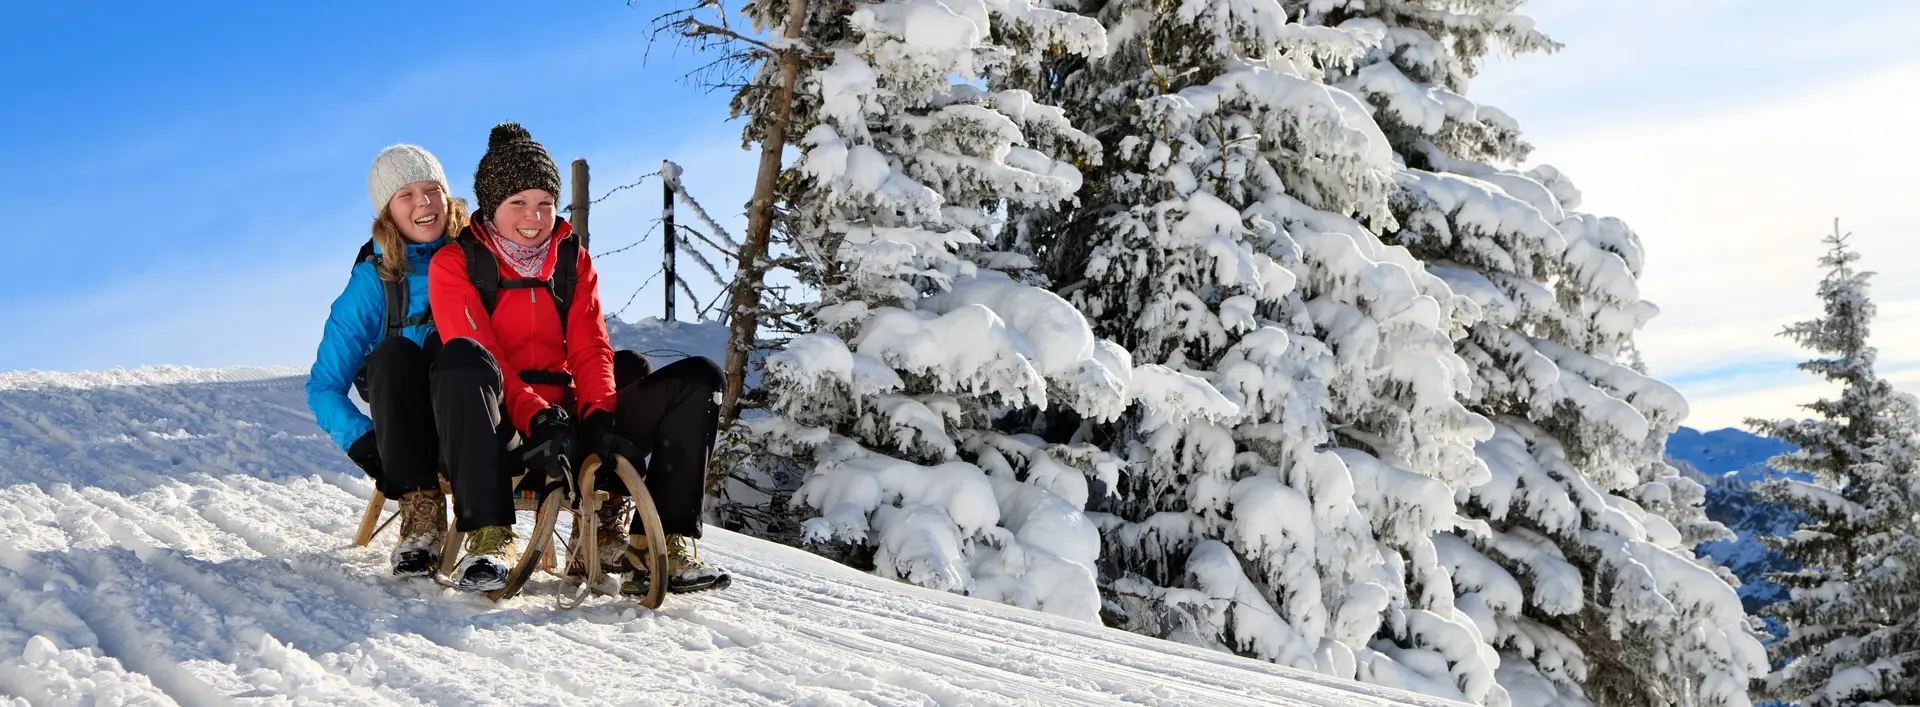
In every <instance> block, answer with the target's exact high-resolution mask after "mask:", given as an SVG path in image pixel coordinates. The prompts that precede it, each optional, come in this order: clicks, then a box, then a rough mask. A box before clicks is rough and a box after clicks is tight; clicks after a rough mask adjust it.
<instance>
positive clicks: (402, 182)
mask: <svg viewBox="0 0 1920 707" xmlns="http://www.w3.org/2000/svg"><path fill="white" fill-rule="evenodd" d="M427 180H432V181H435V182H439V183H440V190H441V191H445V192H448V193H451V192H452V191H453V189H452V188H450V187H448V186H447V173H446V172H444V171H442V170H441V169H440V160H436V159H434V158H433V153H431V152H428V151H427V149H426V148H424V147H421V146H419V145H394V146H393V147H389V148H387V149H385V150H381V151H380V156H379V157H375V158H373V171H371V172H369V173H368V174H367V196H368V197H369V198H371V199H373V212H374V213H376V214H378V213H380V210H381V209H384V208H387V202H389V201H392V200H393V193H394V192H397V191H400V188H401V187H404V186H406V185H408V184H412V183H414V182H420V181H427Z"/></svg>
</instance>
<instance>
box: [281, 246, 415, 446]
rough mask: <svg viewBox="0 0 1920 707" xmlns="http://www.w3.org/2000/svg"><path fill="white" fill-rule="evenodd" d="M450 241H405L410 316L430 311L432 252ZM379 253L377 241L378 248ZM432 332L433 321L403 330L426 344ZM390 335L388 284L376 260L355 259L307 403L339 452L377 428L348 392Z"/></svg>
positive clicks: (323, 343) (322, 344)
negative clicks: (384, 339)
mask: <svg viewBox="0 0 1920 707" xmlns="http://www.w3.org/2000/svg"><path fill="white" fill-rule="evenodd" d="M446 242H447V239H446V238H444V237H443V238H441V239H440V240H437V241H434V242H432V243H408V244H407V265H409V266H411V268H412V269H411V270H409V271H408V272H407V316H409V317H412V316H414V315H417V314H420V313H421V312H425V311H427V269H428V266H429V265H430V264H431V262H432V260H433V254H434V253H435V252H437V251H439V250H440V246H442V245H445V244H446ZM379 251H380V247H379V245H377V244H376V245H375V246H374V252H375V253H376V254H377V253H379ZM433 332H434V327H433V323H432V322H428V323H426V324H422V325H418V326H410V327H407V328H405V329H402V330H401V331H400V333H401V335H402V336H405V337H407V338H408V339H411V340H413V343H416V344H420V345H422V346H424V345H426V342H427V337H428V336H432V335H433ZM386 335H387V291H386V285H385V283H382V282H381V281H380V272H379V271H378V270H376V269H375V268H374V264H373V263H369V262H360V263H356V264H354V266H353V275H352V276H350V277H349V278H348V279H347V289H346V291H345V292H341V293H340V296H339V297H338V298H335V299H334V300H333V313H332V314H330V315H328V316H327V329H326V332H325V333H323V334H322V335H321V336H320V352H319V354H318V355H316V356H315V357H314V359H313V370H312V372H310V373H309V375H308V377H307V407H309V408H312V409H313V417H314V419H315V420H317V421H319V423H320V429H323V430H326V431H327V436H328V437H331V438H333V443H334V444H337V445H340V449H341V451H345V450H346V449H347V447H350V446H353V443H354V442H355V441H356V440H359V439H360V437H361V435H365V434H366V433H368V432H371V431H373V420H372V419H371V418H368V417H367V415H366V413H363V412H360V408H357V407H354V404H353V401H352V400H351V399H349V398H348V397H347V391H348V390H349V389H351V388H353V378H354V376H355V375H357V374H359V372H360V368H361V367H362V366H365V365H366V363H367V356H368V355H370V354H372V353H373V347H375V346H378V345H380V340H381V339H383V338H385V337H386Z"/></svg>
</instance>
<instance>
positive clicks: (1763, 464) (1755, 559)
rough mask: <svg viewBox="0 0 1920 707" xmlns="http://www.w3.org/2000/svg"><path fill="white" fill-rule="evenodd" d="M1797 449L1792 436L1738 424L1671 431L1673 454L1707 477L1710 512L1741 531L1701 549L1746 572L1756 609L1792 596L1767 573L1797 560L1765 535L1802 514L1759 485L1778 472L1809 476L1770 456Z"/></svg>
mask: <svg viewBox="0 0 1920 707" xmlns="http://www.w3.org/2000/svg"><path fill="white" fill-rule="evenodd" d="M1794 449H1795V447H1794V446H1793V445H1791V444H1788V443H1786V442H1782V441H1780V440H1776V439H1772V438H1768V437H1762V436H1760V435H1756V434H1753V433H1751V432H1747V431H1745V430H1739V429H1734V428H1727V429H1721V430H1714V431H1712V432H1701V431H1699V430H1695V429H1692V428H1689V427H1682V428H1680V429H1679V430H1678V431H1676V432H1674V433H1673V434H1672V435H1669V436H1668V437H1667V457H1668V458H1670V459H1672V460H1674V461H1677V462H1684V463H1686V464H1687V465H1688V466H1691V467H1693V468H1694V470H1696V471H1698V472H1700V474H1701V475H1703V476H1705V477H1707V481H1706V483H1707V517H1709V518H1712V519H1714V520H1716V521H1719V522H1721V523H1724V524H1725V525H1726V526H1727V527H1728V528H1729V529H1731V530H1733V532H1734V534H1735V535H1736V536H1737V537H1736V539H1734V540H1716V541H1714V542H1709V543H1702V544H1701V545H1700V546H1699V547H1698V548H1696V551H1697V552H1699V553H1700V554H1701V555H1702V556H1705V557H1711V558H1713V560H1714V561H1715V562H1718V563H1720V564H1721V565H1723V566H1725V567H1726V568H1728V569H1730V570H1733V573H1734V574H1736V575H1738V576H1739V577H1740V581H1741V582H1742V584H1741V586H1740V587H1739V588H1738V591H1739V592H1740V601H1741V603H1742V604H1743V605H1744V606H1745V607H1746V609H1747V613H1750V614H1751V613H1757V612H1758V611H1759V610H1760V608H1761V607H1764V606H1766V605H1768V604H1771V603H1773V602H1776V601H1779V600H1781V599H1784V598H1786V596H1787V590H1786V588H1785V587H1782V586H1780V585H1778V584H1774V583H1772V582H1769V581H1766V579H1765V577H1766V574H1767V573H1768V572H1777V571H1781V570H1787V569H1791V568H1792V567H1793V565H1792V563H1790V562H1788V561H1787V559H1786V558H1785V557H1782V556H1781V555H1780V553H1779V552H1777V551H1774V550H1772V549H1770V548H1768V547H1767V546H1766V545H1763V544H1761V542H1760V540H1759V539H1760V538H1761V537H1763V536H1770V535H1786V534H1788V533H1791V532H1793V530H1794V528H1796V527H1797V526H1798V525H1799V523H1800V515H1799V514H1798V513H1795V512H1793V511H1791V510H1789V509H1787V508H1784V507H1782V506H1778V505H1775V504H1772V503H1769V502H1767V501H1766V500H1765V499H1763V498H1761V497H1760V494H1759V491H1758V490H1757V489H1756V488H1755V485H1756V484H1758V483H1760V482H1763V481H1767V480H1771V479H1776V478H1793V479H1798V480H1801V481H1806V480H1808V479H1809V477H1808V476H1807V474H1805V473H1804V472H1783V471H1779V470H1776V469H1773V468H1771V467H1768V466H1767V460H1768V459H1771V458H1773V457H1774V456H1775V455H1778V454H1784V453H1787V452H1791V451H1793V450H1794Z"/></svg>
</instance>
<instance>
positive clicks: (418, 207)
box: [387, 180, 447, 243]
mask: <svg viewBox="0 0 1920 707" xmlns="http://www.w3.org/2000/svg"><path fill="white" fill-rule="evenodd" d="M387 214H388V215H389V216H392V217H393V223H394V225H396V226H399V227H400V235H402V236H405V237H406V239H407V240H408V241H411V242H414V243H432V242H433V241H434V239H436V238H439V237H440V235H441V234H442V233H445V232H446V230H447V192H446V191H445V190H443V189H441V188H440V183H439V182H435V181H432V180H423V181H418V182H414V183H412V184H408V185H406V186H404V187H400V191H397V192H394V193H393V198H392V199H389V200H387Z"/></svg>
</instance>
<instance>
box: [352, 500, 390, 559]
mask: <svg viewBox="0 0 1920 707" xmlns="http://www.w3.org/2000/svg"><path fill="white" fill-rule="evenodd" d="M386 505H387V497H386V496H385V495H383V494H381V493H380V492H379V491H375V492H373V496H372V497H370V498H368V499H367V509H366V510H364V511H361V512H360V529H359V530H358V531H356V532H355V533H354V534H353V545H354V547H366V546H367V543H370V542H373V531H374V529H375V528H376V527H378V526H377V524H378V523H379V522H380V511H381V509H382V508H384V507H386Z"/></svg>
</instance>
